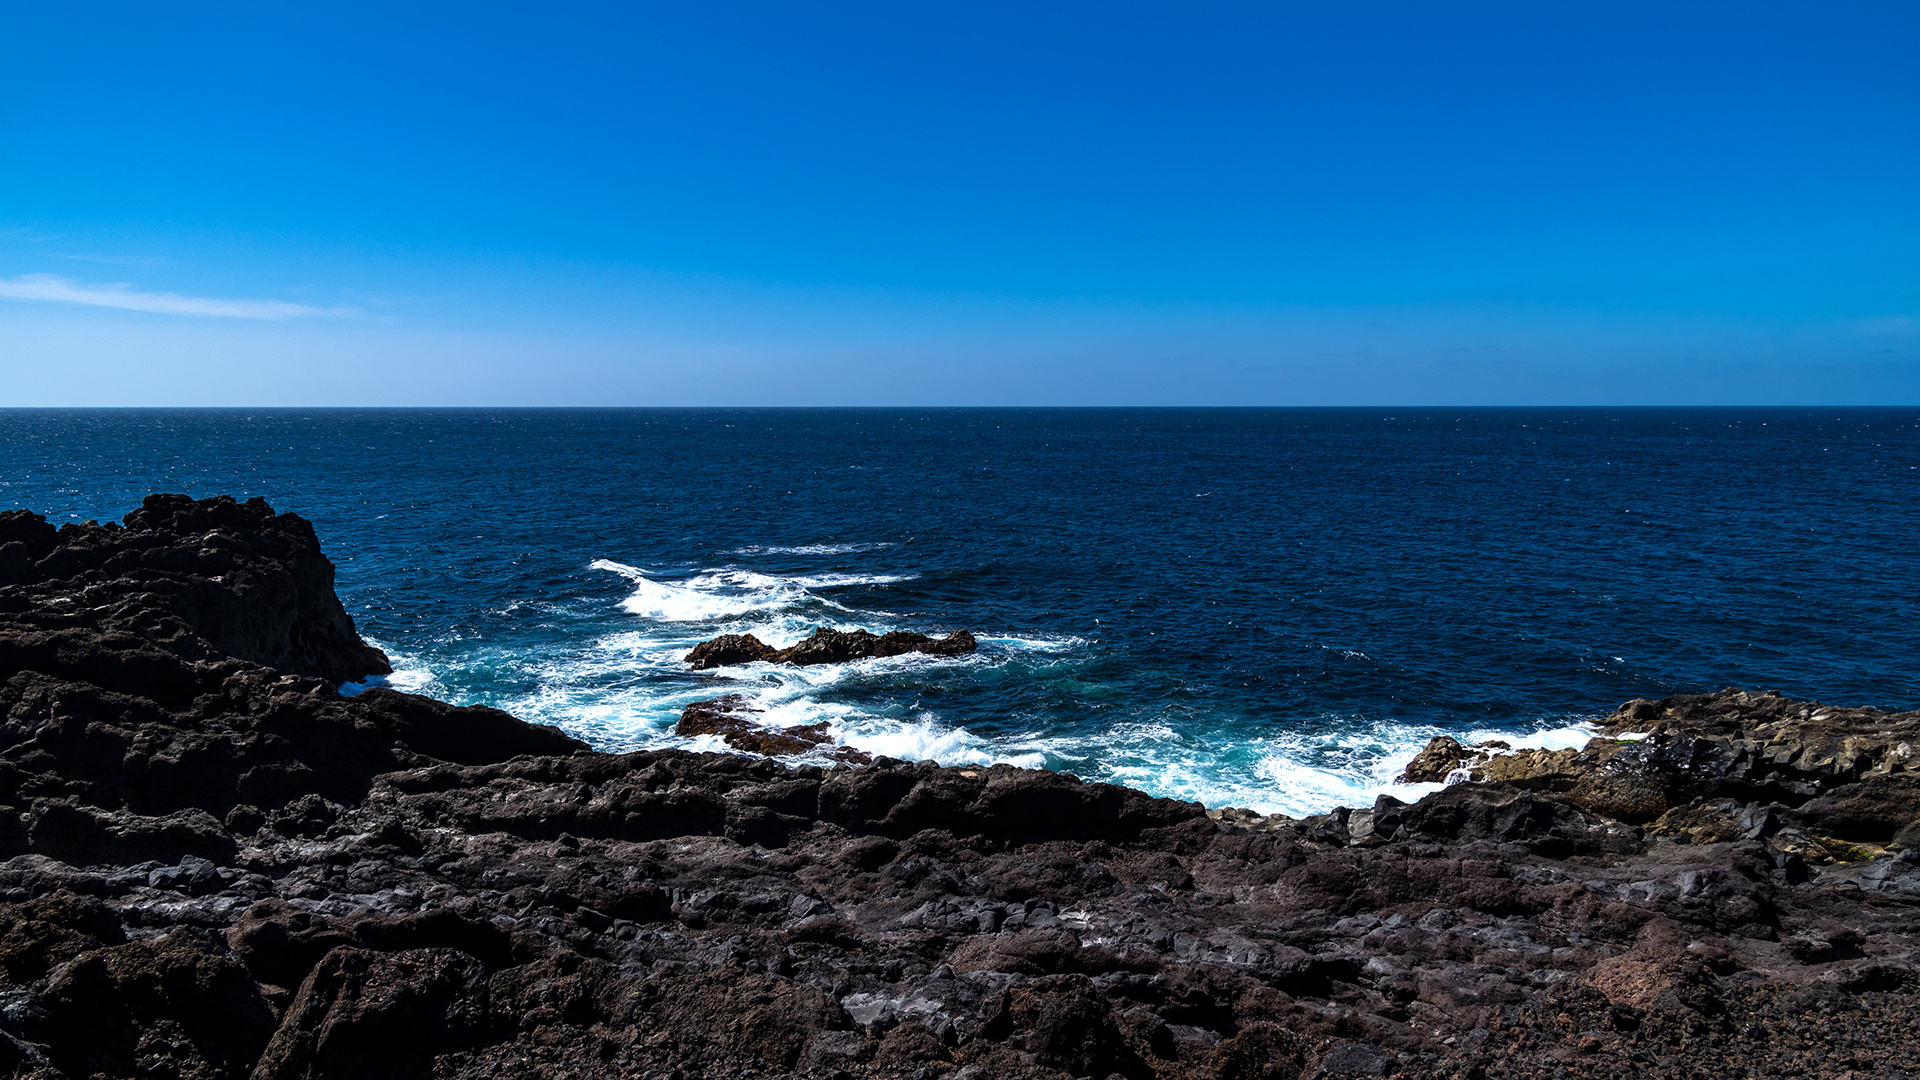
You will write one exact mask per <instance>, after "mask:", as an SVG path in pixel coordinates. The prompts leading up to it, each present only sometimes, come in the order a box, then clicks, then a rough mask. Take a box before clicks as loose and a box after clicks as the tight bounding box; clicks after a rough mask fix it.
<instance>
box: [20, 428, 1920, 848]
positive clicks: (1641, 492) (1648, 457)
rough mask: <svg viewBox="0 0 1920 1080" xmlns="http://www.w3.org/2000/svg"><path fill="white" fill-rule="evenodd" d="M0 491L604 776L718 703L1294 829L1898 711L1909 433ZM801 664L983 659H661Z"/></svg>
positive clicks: (540, 447)
mask: <svg viewBox="0 0 1920 1080" xmlns="http://www.w3.org/2000/svg"><path fill="white" fill-rule="evenodd" d="M0 454H4V461H5V465H4V468H3V469H0V507H26V508H30V509H33V510H36V511H39V512H42V513H45V514H46V515H47V516H48V517H49V518H50V519H52V520H54V521H56V522H59V521H68V520H82V519H87V518H99V519H106V518H109V517H118V516H120V515H121V514H123V513H125V512H126V511H127V510H129V509H130V508H132V507H133V506H135V505H137V504H138V503H139V501H140V499H141V498H142V497H143V496H144V495H146V494H147V493H149V492H153V491H182V492H188V493H190V494H193V495H195V496H207V495H214V494H221V493H229V494H233V495H236V496H240V497H247V496H253V495H260V496H264V497H265V498H266V499H267V500H268V501H269V502H271V503H272V504H273V505H274V507H275V508H276V509H279V510H290V511H294V512H297V513H299V514H301V515H304V516H305V517H307V518H309V519H311V520H312V521H313V523H314V525H315V527H316V528H317V529H318V530H319V533H320V536H321V539H322V541H323V543H324V544H325V545H326V548H327V550H328V552H329V554H330V555H331V556H332V557H333V559H334V561H335V562H336V563H337V564H338V565H339V590H340V594H341V596H342V598H343V599H344V600H345V602H346V605H347V609H348V611H349V612H351V613H352V615H353V617H354V618H355V619H356V620H357V621H358V623H359V626H360V628H361V631H362V633H363V634H364V635H365V636H366V637H367V638H369V639H370V640H372V641H374V642H375V643H377V644H378V645H380V646H381V647H382V648H384V649H386V650H387V652H388V653H389V654H390V655H391V656H392V657H393V660H394V664H395V667H396V669H397V670H396V673H395V674H394V675H393V676H391V678H390V681H391V683H392V684H394V685H396V686H399V687H402V688H405V689H411V690H418V691H421V692H424V693H429V694H433V695H435V696H437V697H441V698H445V699H447V700H450V701H456V702H463V703H484V704H489V705H495V706H498V707H500V708H503V709H507V710H509V711H511V712H513V713H516V714H518V715H519V716H522V717H524V718H526V719H528V720H537V721H544V722H548V723H555V724H559V725H560V726H562V727H564V728H566V729H567V730H569V731H571V732H572V733H574V734H576V735H579V736H581V737H582V738H585V739H588V740H590V741H591V742H594V743H596V744H598V745H599V746H602V747H605V748H608V749H625V748H636V747H655V746H670V745H682V744H685V743H686V741H685V740H680V739H677V738H676V737H675V736H674V735H673V734H672V728H673V724H674V722H675V720H676V719H677V718H678V715H679V712H680V709H681V707H682V706H684V705H685V704H686V703H688V702H690V701H695V700H699V699H702V698H710V697H714V696H716V695H718V694H722V693H727V692H742V693H745V694H747V695H749V696H750V697H751V698H753V699H754V700H756V701H757V702H758V703H759V704H760V705H761V706H762V707H763V708H764V709H765V710H766V712H767V716H768V717H769V719H770V720H771V721H772V722H775V723H782V724H791V723H811V722H816V721H819V720H828V721H831V724H832V727H831V730H832V731H833V732H834V733H835V734H836V735H837V736H838V738H839V739H841V740H842V741H844V742H847V743H851V744H854V745H856V746H860V747H864V748H866V749H868V750H871V751H874V752H878V753H885V754H890V755H892V756H895V757H902V758H908V759H916V760H917V759H925V758H933V759H935V760H939V761H943V762H962V761H974V762H986V761H1011V762H1016V763H1020V764H1026V765H1041V766H1045V767H1047V768H1052V769H1062V770H1067V771H1070V772H1073V773H1075V774H1078V775H1081V776H1084V777H1089V778H1098V779H1106V780H1114V781H1119V782H1123V783H1126V784H1130V785H1133V786H1136V787H1140V788H1144V789H1146V790H1148V791H1152V792H1156V793H1160V794H1166V795H1177V796H1183V797H1188V798H1197V799H1200V800H1202V801H1205V802H1206V803H1208V804H1209V805H1239V806H1249V807H1254V808H1258V809H1263V810H1283V811H1287V812H1291V813H1296V814H1298V813H1302V812H1308V811H1315V810H1320V809H1324V808H1326V807H1328V806H1331V805H1335V804H1339V803H1344V804H1347V805H1355V804H1357V803H1360V802H1362V801H1365V800H1368V799H1370V798H1371V797H1372V793H1374V792H1376V791H1380V790H1387V789H1388V788H1389V782H1390V780H1391V778H1392V776H1393V774H1394V773H1395V771H1396V770H1397V769H1398V767H1399V766H1400V765H1401V764H1402V763H1404V761H1405V760H1406V759H1407V758H1408V757H1409V756H1411V755H1412V753H1413V752H1414V751H1415V750H1417V749H1418V748H1419V747H1420V746H1421V745H1422V744H1424V743H1425V741H1426V740H1427V739H1428V738H1429V737H1431V736H1432V735H1433V734H1435V733H1438V732H1448V733H1453V734H1456V735H1466V736H1473V737H1484V736H1492V735H1498V736H1500V737H1503V738H1508V739H1510V740H1514V739H1530V740H1532V742H1533V743H1534V744H1536V745H1564V744H1572V743H1578V742H1580V741H1583V739H1584V737H1585V736H1584V732H1583V730H1582V728H1581V724H1582V723H1583V722H1584V721H1589V720H1591V719H1593V718H1595V717H1597V716H1600V715H1602V714H1604V713H1606V712H1607V711H1609V710H1610V709H1612V708H1613V707H1614V706H1615V705H1617V704H1619V703H1620V702H1621V701H1623V700H1626V699H1628V698H1633V697H1651V696H1659V695H1664V694H1669V693H1674V692H1681V691H1700V690H1710V689H1717V688H1720V687H1723V686H1729V685H1734V686H1743V687H1748V688H1752V689H1778V690H1781V691H1783V692H1785V693H1787V694H1791V695H1798V696H1806V697H1812V698H1818V699H1821V700H1824V701H1828V702H1834V703H1844V704H1873V705H1880V706H1883V707H1901V708H1913V707H1915V706H1916V705H1917V704H1920V700H1917V699H1920V675H1917V674H1916V670H1917V667H1920V571H1916V564H1915V553H1916V550H1920V409H1912V408H1904V409H1864V408H1863V409H1836V408H1805V409H1693V408H1685V409H1682V408H1674V409H1599V408H1581V409H1117V410H1116V409H951V410H949V409H857V410H856V409H848V410H811V409H795V410H756V409H715V410H654V409H608V410H532V409H527V410H477V411H476V410H337V411H336V410H300V409H295V410H271V409H256V410H202V411H161V410H155V411H144V410H139V411H29V410H13V411H0ZM821 625H831V626H838V627H854V626H859V627H866V628H868V629H870V630H873V631H876V632H881V631H885V630H889V629H910V630H920V631H925V632H928V633H933V634H943V633H945V632H947V631H949V630H952V629H957V628H966V629H969V630H972V631H973V632H974V633H975V634H976V635H978V636H979V638H980V642H981V647H980V651H979V652H978V653H977V654H976V655H973V656H968V657H963V658H956V659H939V658H930V657H922V656H912V657H896V658H892V659H886V660H876V661H868V662H862V663H855V664H849V665H845V666H841V667H832V668H825V667H823V668H805V669H791V670H790V669H778V668H773V667H767V666H764V665H756V666H753V667H748V668H742V669H733V670H728V671H725V672H722V673H698V674H696V673H694V672H690V671H688V670H686V668H685V665H684V664H683V663H682V662H681V660H680V657H681V656H682V655H683V654H684V653H685V652H686V650H687V649H688V648H689V647H691V646H692V645H693V644H694V643H696V642H698V641H700V640H702V639H704V638H707V637H711V636H713V635H715V634H720V633H731V632H743V631H750V632H752V633H755V634H758V635H759V636H760V637H761V638H762V639H763V640H765V641H767V642H769V643H771V644H775V645H785V644H788V643H790V642H792V641H794V640H796V639H798V638H799V637H801V636H804V635H805V634H807V633H808V632H810V631H811V630H812V629H813V628H814V627H816V626H821ZM693 745H699V746H706V745H708V744H706V743H703V742H699V741H695V742H694V743H693Z"/></svg>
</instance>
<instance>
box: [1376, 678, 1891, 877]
mask: <svg viewBox="0 0 1920 1080" xmlns="http://www.w3.org/2000/svg"><path fill="white" fill-rule="evenodd" d="M1599 728H1600V732H1601V734H1600V736H1599V737H1597V738H1595V739H1593V740H1592V741H1590V742H1589V743H1588V744H1587V745H1586V747H1584V748H1583V749H1578V750H1575V749H1567V750H1556V751H1547V750H1522V751H1512V750H1510V749H1509V748H1508V747H1507V746H1506V745H1505V744H1503V743H1500V744H1486V745H1482V746H1476V747H1463V746H1462V745H1461V744H1460V743H1458V742H1457V741H1455V740H1453V739H1451V738H1448V737H1446V736H1440V737H1437V738H1435V739H1434V740H1433V741H1432V742H1430V743H1429V744H1428V745H1427V747H1426V749H1424V750H1422V751H1421V753H1420V755H1419V756H1418V757H1416V758H1415V759H1414V761H1413V762H1411V763H1409V765H1408V766H1407V769H1406V770H1405V772H1403V773H1402V779H1403V780H1410V781H1422V780H1427V781H1433V780H1442V779H1445V778H1446V777H1447V776H1449V775H1451V774H1453V773H1460V774H1462V775H1464V777H1465V778H1466V779H1468V780H1471V781H1475V782H1482V783H1505V784H1512V785H1518V786H1520V787H1523V788H1527V789H1529V790H1534V791H1539V792H1545V793H1553V794H1555V795H1558V796H1560V797H1562V798H1563V799H1564V801H1565V802H1566V803H1568V804H1571V805H1573V806H1576V807H1579V808H1581V809H1582V810H1585V811H1587V812H1588V813H1591V814H1597V815H1599V816H1601V817H1603V818H1607V819H1611V820H1614V821H1618V822H1623V823H1627V824H1631V825H1638V826H1644V827H1645V830H1646V832H1647V833H1649V834H1651V835H1655V836H1681V837H1685V838H1687V839H1689V840H1693V841H1696V842H1702V843H1713V842H1719V841H1728V840H1735V839H1759V838H1761V837H1769V838H1772V840H1773V842H1774V844H1775V846H1777V847H1782V848H1785V849H1790V850H1791V851H1792V852H1793V854H1794V856H1795V857H1796V858H1799V859H1802V860H1809V861H1812V862H1815V863H1827V862H1834V861H1836V860H1837V861H1846V860H1847V858H1848V857H1849V855H1850V854H1852V853H1854V852H1857V851H1860V850H1863V849H1864V850H1866V851H1868V852H1872V851H1874V850H1879V849H1882V848H1885V847H1887V846H1893V847H1894V848H1895V849H1896V850H1898V849H1900V848H1904V847H1908V846H1912V845H1913V844H1915V843H1916V842H1920V755H1916V753H1915V747H1920V712H1887V711H1884V710H1881V709H1873V708H1836V707H1834V706H1829V705H1822V704H1820V703H1818V702H1810V701H1798V700H1794V699H1791V698H1786V697H1782V696H1781V695H1779V694H1777V693H1762V694H1755V693H1749V692H1747V691H1744V690H1723V691H1720V692H1719V693H1715V694H1682V695H1676V696H1674V697H1669V698H1664V699H1662V700H1659V701H1648V700H1644V699H1636V700H1634V701H1629V702H1627V703H1626V704H1625V705H1622V706H1621V707H1620V708H1619V709H1618V710H1616V711H1615V712H1614V713H1613V714H1612V715H1611V716H1608V717H1606V718H1604V719H1603V720H1601V721H1600V722H1599ZM1896 841H1897V842H1896Z"/></svg>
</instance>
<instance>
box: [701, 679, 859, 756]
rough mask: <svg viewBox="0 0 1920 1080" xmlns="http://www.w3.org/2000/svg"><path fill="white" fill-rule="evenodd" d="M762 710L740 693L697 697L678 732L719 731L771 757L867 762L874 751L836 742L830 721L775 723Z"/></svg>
mask: <svg viewBox="0 0 1920 1080" xmlns="http://www.w3.org/2000/svg"><path fill="white" fill-rule="evenodd" d="M757 715H759V710H758V709H755V708H753V707H752V706H751V705H749V704H748V703H747V700H746V699H745V698H743V697H741V696H740V695H739V694H728V695H727V696H725V697H720V698H715V699H713V700H712V701H696V702H693V703H692V704H690V705H688V706H687V707H686V708H685V709H682V710H681V711H680V722H679V723H678V724H676V725H674V729H673V733H674V734H675V735H689V736H690V735H718V736H720V737H721V738H722V739H725V740H726V743H727V745H728V746H731V747H733V748H734V749H735V750H744V751H746V752H747V753H750V754H765V755H766V756H768V757H792V756H794V755H796V754H811V753H819V754H823V755H825V756H826V757H828V758H831V759H832V760H834V761H844V762H847V763H848V764H853V765H865V764H867V763H868V762H870V761H872V760H873V756H872V755H871V754H868V753H865V752H864V751H861V750H856V749H854V748H853V747H851V746H838V745H835V743H834V739H833V736H832V735H830V734H828V732H827V722H826V721H824V720H822V721H821V722H819V723H817V724H797V725H794V726H792V727H784V728H783V727H774V726H772V725H770V724H762V723H759V722H758V721H756V720H754V719H753V717H754V716H757Z"/></svg>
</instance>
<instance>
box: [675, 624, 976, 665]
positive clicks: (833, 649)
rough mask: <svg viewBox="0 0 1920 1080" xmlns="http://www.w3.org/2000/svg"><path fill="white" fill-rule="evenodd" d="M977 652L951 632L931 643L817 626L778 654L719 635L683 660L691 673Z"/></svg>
mask: <svg viewBox="0 0 1920 1080" xmlns="http://www.w3.org/2000/svg"><path fill="white" fill-rule="evenodd" d="M977 648H979V644H978V643H977V642H975V641H974V639H973V635H972V634H970V633H968V632H967V631H965V630H955V631H954V632H953V633H951V634H948V635H947V636H946V637H943V638H931V637H928V636H927V635H925V634H912V633H908V632H906V631H904V630H893V631H889V632H887V633H885V634H874V633H872V632H870V631H867V630H833V629H830V628H828V627H825V626H822V627H820V628H819V629H817V630H815V631H814V632H813V633H812V634H810V635H808V636H807V637H805V638H803V639H801V640H800V641H797V642H795V643H794V644H792V645H790V646H788V647H787V648H784V649H776V648H774V647H773V646H771V645H768V644H766V643H765V642H763V641H761V640H760V639H759V638H757V637H754V636H753V635H752V634H722V635H720V636H719V637H717V638H713V639H711V640H709V641H703V642H701V643H700V644H698V645H695V646H694V647H693V651H692V652H690V653H688V654H687V663H688V664H689V665H691V666H692V667H693V668H694V670H696V671H701V670H705V669H707V668H716V667H725V666H727V665H729V664H750V663H754V662H755V661H762V662H765V663H769V664H844V663H846V662H847V661H849V660H871V659H873V658H875V657H880V656H901V655H904V654H906V653H927V654H929V655H933V656H961V655H964V654H966V653H970V652H972V651H974V650H975V649H977Z"/></svg>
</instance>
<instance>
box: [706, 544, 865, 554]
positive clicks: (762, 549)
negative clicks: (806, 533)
mask: <svg viewBox="0 0 1920 1080" xmlns="http://www.w3.org/2000/svg"><path fill="white" fill-rule="evenodd" d="M893 546H894V545H893V544H892V543H891V542H876V543H869V544H796V545H793V546H790V547H789V546H782V545H779V544H754V545H751V546H749V547H742V548H734V549H733V550H732V551H729V552H727V554H729V555H859V554H863V553H865V552H869V551H885V550H886V549H888V548H890V547H893Z"/></svg>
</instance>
